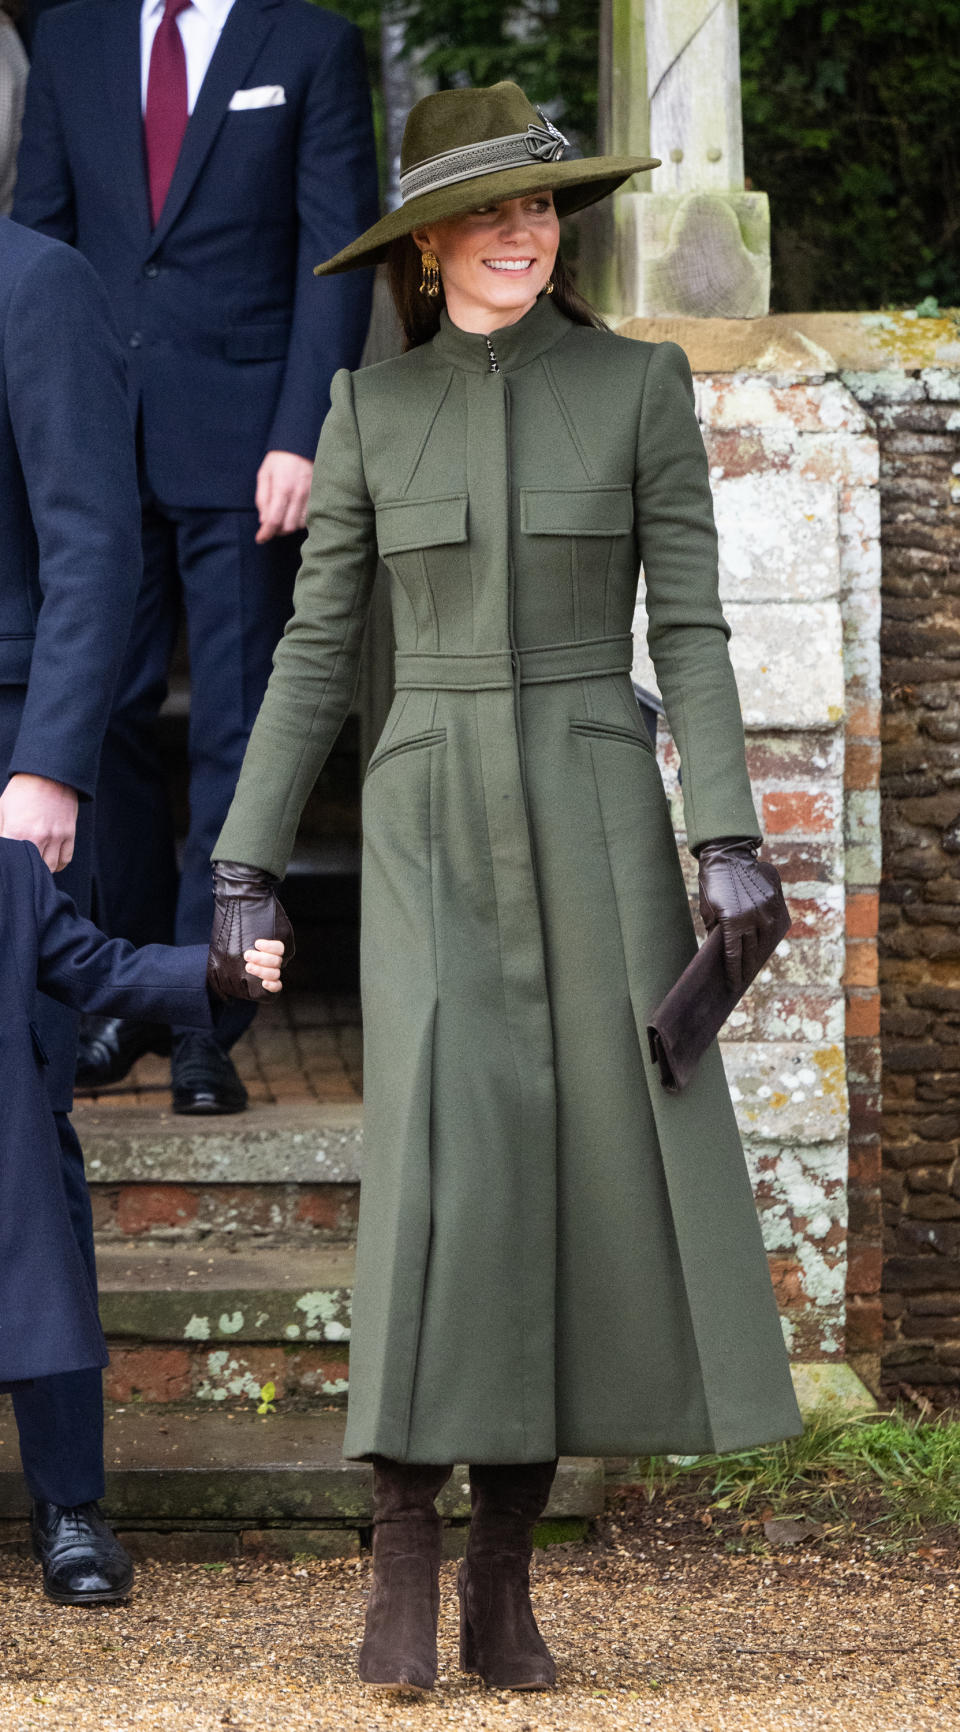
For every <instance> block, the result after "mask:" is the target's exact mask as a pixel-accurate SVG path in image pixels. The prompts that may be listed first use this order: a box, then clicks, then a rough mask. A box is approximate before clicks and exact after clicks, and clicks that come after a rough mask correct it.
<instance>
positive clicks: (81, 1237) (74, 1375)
mask: <svg viewBox="0 0 960 1732" xmlns="http://www.w3.org/2000/svg"><path fill="white" fill-rule="evenodd" d="M78 677H79V676H78ZM23 700H24V692H23V688H22V687H20V686H0V772H2V773H0V786H2V785H3V784H4V783H5V782H6V767H7V764H8V763H9V761H10V756H11V753H12V752H13V749H14V746H15V744H16V740H17V734H18V731H19V727H20V717H21V714H22V711H23ZM92 819H93V813H92V811H91V807H90V804H89V802H88V801H87V802H83V803H81V806H80V810H79V813H78V816H77V837H76V843H75V845H74V852H73V859H72V860H71V862H70V865H69V866H68V867H67V868H66V869H65V871H63V872H58V873H57V885H58V887H59V888H60V889H62V890H65V891H66V893H67V895H68V896H72V897H73V899H74V901H75V902H76V904H77V906H78V908H80V910H81V912H82V913H87V912H88V908H89V902H90V869H91V861H92V855H93V822H92ZM37 1024H38V1026H39V1029H40V1035H41V1039H42V1041H43V1045H44V1048H45V1050H46V1053H47V1057H48V1059H49V1065H48V1069H47V1077H46V1080H47V1090H48V1093H49V1095H50V1099H51V1101H52V1103H53V1107H54V1112H55V1116H56V1121H57V1132H58V1135H59V1138H60V1150H61V1154H62V1157H63V1181H64V1185H65V1187H66V1192H67V1200H68V1203H69V1205H70V1219H71V1221H72V1222H73V1230H74V1233H75V1234H76V1237H77V1243H78V1245H79V1246H80V1250H81V1253H82V1255H83V1260H84V1262H85V1264H86V1266H87V1269H88V1270H89V1273H90V1280H91V1282H92V1283H93V1287H94V1291H96V1283H97V1274H96V1265H95V1263H94V1255H93V1220H92V1216H91V1213H90V1198H89V1195H88V1193H87V1185H86V1180H85V1178H84V1173H83V1155H82V1153H81V1151H80V1144H79V1143H78V1141H77V1135H76V1132H75V1131H74V1128H73V1126H72V1125H71V1123H70V1120H69V1119H68V1117H67V1112H68V1111H69V1108H70V1105H71V1102H72V1099H73V1071H74V1065H75V1064H76V1053H77V1033H76V1030H77V1019H76V1017H75V1015H74V1013H73V1012H72V1011H69V1010H66V1009H65V1008H64V1006H63V1005H60V1004H54V1002H53V1000H52V999H51V998H44V997H43V995H42V994H40V995H39V996H38V998H37ZM37 1303H38V1304H41V1303H42V1295H40V1294H38V1296H37ZM13 1407H14V1413H15V1415H16V1421H17V1429H18V1431H19V1433H20V1459H21V1461H22V1463H23V1471H24V1474H25V1475H26V1480H27V1485H28V1486H29V1488H30V1492H31V1495H32V1496H33V1497H36V1498H43V1499H45V1500H46V1501H47V1502H49V1503H62V1504H67V1505H73V1504H78V1503H88V1502H90V1501H92V1500H93V1499H94V1498H99V1497H102V1496H103V1383H102V1377H101V1373H100V1371H99V1369H97V1368H94V1369H92V1370H90V1371H72V1372H70V1373H68V1374H67V1375H66V1376H63V1377H42V1378H38V1379H37V1381H36V1382H35V1383H32V1384H29V1385H28V1386H26V1387H21V1388H20V1389H18V1390H17V1391H16V1392H15V1393H14V1396H13Z"/></svg>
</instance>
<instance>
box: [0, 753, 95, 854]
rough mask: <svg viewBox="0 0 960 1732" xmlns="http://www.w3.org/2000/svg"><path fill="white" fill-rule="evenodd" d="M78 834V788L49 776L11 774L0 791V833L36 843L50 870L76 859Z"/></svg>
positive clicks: (17, 840) (21, 840)
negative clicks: (75, 851) (75, 840)
mask: <svg viewBox="0 0 960 1732" xmlns="http://www.w3.org/2000/svg"><path fill="white" fill-rule="evenodd" d="M76 833H77V794H76V789H74V788H68V787H67V786H66V784H65V783H64V782H51V781H48V780H47V777H46V776H25V775H20V776H11V777H10V780H9V782H8V783H7V785H6V787H5V789H4V791H3V793H2V794H0V836H8V837H10V838H11V840H13V841H16V842H33V843H34V844H35V845H36V847H37V848H39V850H40V853H41V855H42V857H43V860H44V863H45V864H46V865H47V866H49V868H50V870H51V872H62V871H63V868H64V867H65V866H69V864H70V862H71V860H72V859H73V842H74V837H75V836H76Z"/></svg>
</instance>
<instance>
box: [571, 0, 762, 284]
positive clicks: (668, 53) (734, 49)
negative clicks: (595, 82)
mask: <svg viewBox="0 0 960 1732" xmlns="http://www.w3.org/2000/svg"><path fill="white" fill-rule="evenodd" d="M602 38H603V52H602V54H601V104H602V108H603V112H604V120H603V126H602V129H601V135H602V140H603V147H604V148H605V149H610V150H624V151H630V152H634V151H636V152H642V151H646V150H649V151H650V153H651V154H652V155H653V156H659V157H661V158H662V166H661V167H660V168H659V169H655V170H654V171H653V173H652V175H651V176H649V177H647V179H646V185H645V186H644V187H643V189H642V190H640V191H634V192H624V193H622V194H621V195H619V197H618V198H617V199H616V201H615V212H614V216H613V227H614V230H615V242H614V246H615V257H616V266H615V269H614V271H613V272H612V273H611V274H609V275H608V277H607V279H606V281H605V283H604V287H605V288H606V289H607V295H606V297H605V298H604V304H605V305H607V306H610V307H614V306H615V307H619V308H621V309H622V310H623V311H624V312H626V313H628V314H634V315H638V316H641V317H657V316H661V315H664V314H673V315H684V314H686V315H692V316H694V317H698V318H709V317H720V318H757V317H760V316H762V315H763V314H765V313H766V312H767V311H768V310H769V303H770V211H769V205H768V201H767V197H766V194H765V193H758V192H747V191H745V190H744V185H743V128H742V121H741V112H740V39H739V30H738V23H737V0H606V9H605V12H604V14H603V15H602ZM595 292H596V291H595ZM613 297H616V298H615V299H614V298H613Z"/></svg>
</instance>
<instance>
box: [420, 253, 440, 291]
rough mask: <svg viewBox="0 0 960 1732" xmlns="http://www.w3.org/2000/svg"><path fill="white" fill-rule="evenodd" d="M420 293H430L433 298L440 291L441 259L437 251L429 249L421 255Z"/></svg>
mask: <svg viewBox="0 0 960 1732" xmlns="http://www.w3.org/2000/svg"><path fill="white" fill-rule="evenodd" d="M420 267H421V277H420V293H421V295H429V296H430V298H431V300H433V299H434V298H435V297H436V296H437V295H439V293H440V260H439V259H438V258H437V255H436V253H433V252H430V251H427V252H425V253H421V255H420Z"/></svg>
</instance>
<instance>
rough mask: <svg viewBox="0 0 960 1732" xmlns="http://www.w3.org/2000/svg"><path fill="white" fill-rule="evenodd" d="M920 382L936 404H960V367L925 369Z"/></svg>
mask: <svg viewBox="0 0 960 1732" xmlns="http://www.w3.org/2000/svg"><path fill="white" fill-rule="evenodd" d="M920 382H921V384H922V385H923V388H924V390H925V392H926V394H927V396H928V397H930V398H931V399H932V400H933V402H935V403H960V367H925V368H924V369H923V372H922V373H921V374H920Z"/></svg>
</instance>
